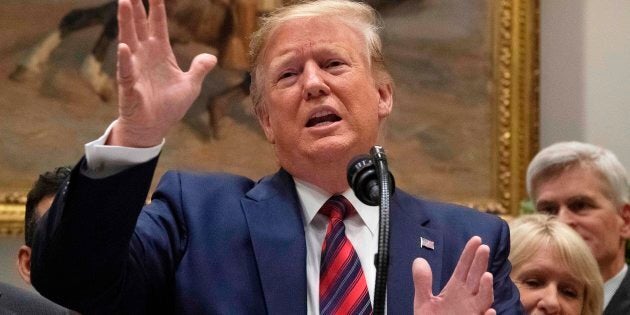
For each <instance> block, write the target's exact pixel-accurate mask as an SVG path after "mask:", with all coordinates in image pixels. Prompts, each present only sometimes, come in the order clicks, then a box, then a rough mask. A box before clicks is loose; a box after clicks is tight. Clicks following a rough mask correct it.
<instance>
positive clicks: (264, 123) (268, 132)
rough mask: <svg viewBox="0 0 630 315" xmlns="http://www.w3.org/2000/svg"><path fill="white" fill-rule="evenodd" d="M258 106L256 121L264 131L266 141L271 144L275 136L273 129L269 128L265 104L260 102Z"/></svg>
mask: <svg viewBox="0 0 630 315" xmlns="http://www.w3.org/2000/svg"><path fill="white" fill-rule="evenodd" d="M260 106H261V107H262V108H261V110H260V112H259V114H258V123H259V124H260V126H261V127H262V129H263V131H264V132H265V137H266V138H267V141H269V142H270V143H271V144H274V143H275V142H276V138H275V136H274V133H273V129H272V128H271V121H270V119H269V112H268V111H267V109H266V107H265V106H266V105H265V104H261V105H260Z"/></svg>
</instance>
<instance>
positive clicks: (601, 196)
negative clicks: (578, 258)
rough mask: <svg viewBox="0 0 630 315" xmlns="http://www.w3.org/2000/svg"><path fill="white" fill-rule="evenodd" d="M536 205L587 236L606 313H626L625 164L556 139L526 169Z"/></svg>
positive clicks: (629, 307)
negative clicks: (600, 280) (595, 262)
mask: <svg viewBox="0 0 630 315" xmlns="http://www.w3.org/2000/svg"><path fill="white" fill-rule="evenodd" d="M527 191H528V193H529V196H530V198H531V199H532V201H533V202H534V204H535V207H536V211H538V212H540V213H547V214H552V215H556V216H558V219H559V220H560V221H562V222H564V223H566V224H568V225H569V226H570V227H572V228H573V229H574V230H575V231H576V232H577V233H578V234H579V235H580V236H582V238H583V239H584V241H586V244H588V246H589V248H590V249H591V251H592V253H593V255H594V256H595V259H596V260H597V263H598V265H599V270H600V273H601V275H602V278H603V279H604V314H606V315H612V314H630V275H629V274H628V265H627V264H626V260H625V256H626V242H627V239H628V238H629V237H630V197H629V196H630V188H629V184H628V175H627V172H626V169H625V168H624V167H623V165H622V164H621V163H620V162H619V160H618V159H617V157H616V156H615V155H614V154H613V153H612V152H611V151H609V150H607V149H604V148H601V147H598V146H595V145H592V144H588V143H581V142H559V143H556V144H553V145H550V146H549V147H547V148H545V149H543V150H541V151H540V152H539V153H538V154H537V155H536V156H535V157H534V159H533V160H532V162H531V163H530V165H529V167H528V169H527Z"/></svg>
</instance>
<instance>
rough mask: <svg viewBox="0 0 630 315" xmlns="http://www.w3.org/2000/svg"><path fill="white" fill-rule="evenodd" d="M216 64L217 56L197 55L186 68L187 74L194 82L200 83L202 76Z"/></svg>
mask: <svg viewBox="0 0 630 315" xmlns="http://www.w3.org/2000/svg"><path fill="white" fill-rule="evenodd" d="M216 64H217V58H216V57H215V56H213V55H210V54H200V55H197V56H196V57H195V58H194V59H193V61H192V63H191V64H190V69H189V70H188V75H190V76H191V77H192V80H193V81H194V82H195V83H198V84H201V81H203V78H204V77H205V76H206V74H208V72H210V70H212V69H213V68H214V66H215V65H216Z"/></svg>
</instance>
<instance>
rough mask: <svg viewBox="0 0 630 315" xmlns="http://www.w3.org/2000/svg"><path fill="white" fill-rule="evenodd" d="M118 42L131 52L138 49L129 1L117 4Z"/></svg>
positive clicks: (122, 0) (125, 0)
mask: <svg viewBox="0 0 630 315" xmlns="http://www.w3.org/2000/svg"><path fill="white" fill-rule="evenodd" d="M118 40H119V42H120V43H124V44H126V45H127V46H128V47H129V49H130V50H131V52H134V51H136V49H137V48H138V45H139V43H138V37H137V35H136V26H135V23H134V16H133V8H132V5H131V3H130V2H129V0H120V1H119V2H118Z"/></svg>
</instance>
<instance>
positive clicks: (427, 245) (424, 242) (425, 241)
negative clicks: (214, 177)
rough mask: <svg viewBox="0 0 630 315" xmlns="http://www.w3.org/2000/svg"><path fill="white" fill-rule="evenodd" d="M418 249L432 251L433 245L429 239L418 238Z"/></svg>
mask: <svg viewBox="0 0 630 315" xmlns="http://www.w3.org/2000/svg"><path fill="white" fill-rule="evenodd" d="M420 248H426V249H430V250H434V249H435V243H434V242H433V241H432V240H430V239H426V238H424V237H420Z"/></svg>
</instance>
